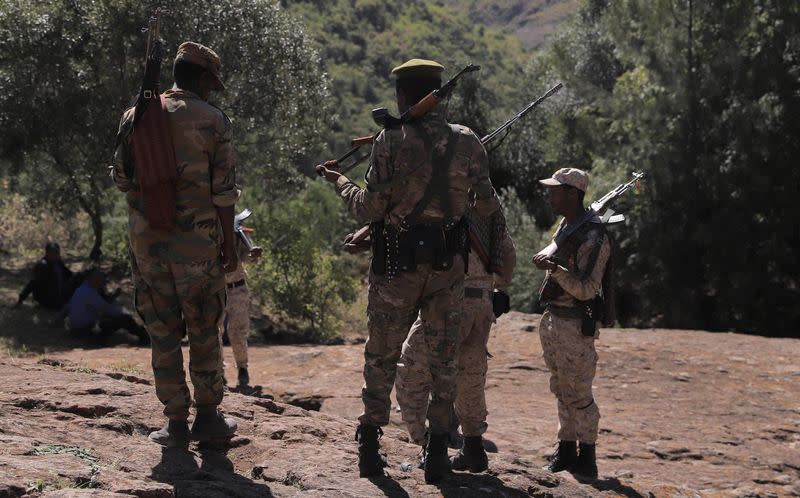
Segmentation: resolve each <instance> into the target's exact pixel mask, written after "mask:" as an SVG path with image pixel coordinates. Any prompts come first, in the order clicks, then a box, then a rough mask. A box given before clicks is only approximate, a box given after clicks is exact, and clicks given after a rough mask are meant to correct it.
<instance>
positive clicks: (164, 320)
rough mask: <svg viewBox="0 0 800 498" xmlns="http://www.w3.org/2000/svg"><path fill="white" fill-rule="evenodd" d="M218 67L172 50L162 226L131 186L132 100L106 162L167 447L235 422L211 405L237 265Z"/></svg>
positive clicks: (136, 171)
mask: <svg viewBox="0 0 800 498" xmlns="http://www.w3.org/2000/svg"><path fill="white" fill-rule="evenodd" d="M219 69H220V61H219V57H218V56H217V54H216V53H214V52H213V51H212V50H211V49H209V48H208V47H205V46H203V45H200V44H198V43H193V42H185V43H183V44H182V45H181V46H180V47H179V48H178V52H177V55H176V57H175V64H174V76H175V86H174V87H173V88H172V89H170V90H167V91H166V92H164V93H163V94H162V105H163V109H165V110H166V112H168V116H169V129H168V133H170V135H171V140H172V144H173V147H174V159H175V164H176V167H177V168H176V169H177V171H176V172H175V175H174V178H175V181H174V194H173V195H174V208H175V213H176V215H175V219H174V220H173V221H172V227H171V228H153V227H152V226H151V220H152V218H148V211H147V208H146V205H145V204H146V203H145V196H144V195H143V193H142V188H141V184H140V179H141V177H142V176H141V175H142V174H143V172H142V171H140V170H144V169H146V168H147V167H148V164H144V163H141V162H139V160H138V159H137V157H135V154H134V149H135V147H134V145H135V144H134V141H135V138H134V137H133V135H135V133H136V131H135V129H134V131H133V133H132V132H131V130H132V129H133V125H132V123H133V117H134V108H131V109H128V110H127V111H126V112H125V114H124V115H123V117H122V121H121V123H120V128H119V139H118V147H117V150H116V153H115V164H114V165H113V166H112V176H113V178H114V182H115V183H116V185H117V187H118V188H119V189H120V190H121V191H123V192H125V193H126V195H127V200H128V212H129V222H128V233H129V238H130V253H131V266H132V268H133V280H134V285H135V292H136V294H135V303H136V309H137V311H138V313H139V315H140V316H141V318H142V320H143V322H144V325H145V327H146V329H147V332H148V333H149V335H150V337H151V340H152V365H153V374H154V379H155V387H156V395H157V396H158V399H159V400H160V401H161V402H162V403H163V404H164V415H165V416H166V417H167V419H168V422H167V424H166V425H165V426H164V428H162V429H161V430H159V431H155V432H153V433H151V434H150V439H151V440H152V441H154V442H156V443H159V444H162V445H166V446H185V445H187V444H188V442H189V440H190V439H194V440H197V441H207V440H213V439H218V438H226V437H230V436H231V435H233V433H234V432H235V430H236V423H235V422H234V421H233V420H232V419H229V418H226V417H224V416H223V415H222V413H220V412H219V410H218V409H217V407H218V406H219V404H220V403H221V402H222V397H223V372H222V361H221V348H220V339H219V327H220V326H221V322H222V317H223V312H224V310H225V300H226V295H225V276H224V272H226V271H232V270H233V269H234V268H236V266H237V257H236V253H235V251H234V239H233V212H234V204H235V203H236V200H237V199H238V197H239V189H238V188H237V186H236V169H235V158H234V149H233V143H232V141H231V122H230V120H228V118H227V117H226V116H225V114H224V113H223V112H222V111H220V110H219V109H217V108H216V107H214V106H212V105H210V104H209V103H208V98H209V95H210V93H211V91H213V90H222V89H224V85H223V84H222V81H221V80H220V78H219ZM147 112H150V111H147ZM170 173H171V172H170ZM168 207H173V206H168ZM184 324H185V325H184ZM184 330H185V331H186V333H187V335H188V338H189V356H190V361H189V367H190V374H191V379H192V384H193V385H194V402H195V404H196V406H197V415H196V417H195V419H194V423H193V425H192V429H191V431H189V427H188V423H187V419H188V417H189V408H190V406H191V404H192V397H191V395H190V393H189V388H188V386H187V385H186V375H185V373H184V369H183V355H182V353H181V338H182V336H183V334H184Z"/></svg>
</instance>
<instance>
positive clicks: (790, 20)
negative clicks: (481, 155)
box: [532, 0, 800, 335]
mask: <svg viewBox="0 0 800 498" xmlns="http://www.w3.org/2000/svg"><path fill="white" fill-rule="evenodd" d="M532 68H533V69H534V70H536V71H537V72H538V73H539V74H545V75H546V74H554V75H557V76H558V77H560V78H562V79H563V80H564V82H565V84H566V85H567V87H568V88H569V91H568V92H567V99H566V102H565V104H566V105H565V106H564V107H563V108H561V109H559V111H558V113H556V114H555V115H553V116H551V117H550V118H549V119H548V123H547V125H546V126H547V132H546V134H547V135H548V136H554V137H558V140H553V141H551V140H548V141H546V142H545V143H544V144H543V150H542V152H543V155H544V157H545V158H558V162H559V165H563V166H573V165H575V166H581V165H582V166H585V167H591V168H592V169H593V178H594V180H593V181H594V183H595V187H594V189H595V190H594V191H595V192H600V188H599V187H600V186H608V185H609V184H610V183H612V182H616V181H619V180H621V178H622V177H623V176H625V175H626V174H627V173H628V172H630V171H633V170H644V171H645V172H646V173H647V174H648V180H647V182H646V190H645V195H643V196H642V197H640V198H636V199H634V198H632V197H629V198H627V199H626V200H624V201H623V203H622V207H623V208H625V209H623V210H626V211H628V212H629V222H630V224H629V225H628V226H626V227H624V228H623V229H622V230H620V231H619V233H618V234H617V237H618V243H619V244H618V245H619V254H618V258H619V261H618V265H617V267H618V268H620V269H621V270H620V271H621V278H620V279H619V280H620V282H622V283H623V288H622V292H621V295H620V300H621V304H622V307H623V309H621V310H620V312H621V315H620V318H621V320H622V321H623V323H627V324H658V325H661V326H670V327H693V328H706V329H712V330H718V329H722V330H725V329H732V328H735V329H738V330H744V331H752V332H759V333H765V334H771V335H783V334H797V330H798V328H800V311H798V309H797V306H796V304H797V302H798V300H800V299H799V298H800V282H798V275H799V274H800V271H798V270H800V268H798V261H800V235H799V234H798V231H797V230H798V229H797V227H798V226H800V216H798V214H799V213H800V211H799V210H798V207H797V206H796V203H795V197H796V194H797V186H798V185H800V172H798V169H797V167H796V160H795V159H794V158H796V157H797V155H798V153H799V152H800V150H798V148H800V143H799V142H798V141H797V140H796V137H797V136H798V133H800V99H798V95H800V78H798V76H800V4H798V3H796V2H780V1H773V0H758V1H745V0H737V1H722V0H717V1H710V2H696V1H692V0H657V1H644V0H617V1H604V0H585V1H583V2H582V4H581V7H580V10H579V12H578V14H577V15H576V16H575V18H574V20H573V21H572V23H571V25H570V26H569V27H568V29H566V30H564V31H563V32H562V33H561V34H560V35H559V36H558V37H557V39H556V40H555V42H554V43H553V45H552V46H551V47H550V48H549V49H548V50H547V52H546V53H545V54H543V56H542V57H539V58H538V59H537V60H536V61H534V63H533V65H532ZM598 183H599V184H600V185H597V184H598ZM589 197H592V195H590V196H589Z"/></svg>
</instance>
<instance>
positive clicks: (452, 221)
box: [317, 59, 498, 483]
mask: <svg viewBox="0 0 800 498" xmlns="http://www.w3.org/2000/svg"><path fill="white" fill-rule="evenodd" d="M443 69H444V67H443V66H442V65H441V64H438V63H436V62H433V61H428V60H421V59H413V60H410V61H408V62H406V63H405V64H403V65H401V66H398V67H396V68H394V69H393V70H392V74H394V75H395V76H396V77H397V80H396V82H395V87H396V96H397V106H398V109H399V110H400V112H401V113H402V112H404V111H406V110H407V109H409V108H410V107H411V106H413V105H414V104H416V103H417V102H419V101H420V100H421V99H422V98H423V97H425V96H426V95H428V94H429V93H430V92H431V91H433V90H435V89H437V88H439V87H440V86H441V74H442V70H443ZM317 171H318V172H320V174H323V175H324V176H325V179H326V180H328V181H329V182H332V183H335V184H336V189H337V191H338V192H339V195H340V196H341V197H342V199H343V200H344V202H345V203H346V204H347V207H348V209H349V211H350V212H351V213H352V214H353V215H354V216H356V217H358V218H361V219H365V220H368V221H370V222H372V230H371V236H370V237H371V240H372V244H373V245H372V248H373V259H372V266H371V270H370V275H369V297H368V299H369V304H368V306H367V316H368V329H369V337H368V339H367V343H366V345H365V347H364V387H363V388H362V400H363V402H364V413H363V414H362V415H361V417H359V422H360V425H359V428H358V431H357V433H356V438H357V439H358V441H359V448H358V452H359V459H358V466H359V472H360V475H361V477H369V476H374V475H379V474H382V473H383V467H384V466H385V465H386V461H385V459H384V458H383V457H382V455H381V454H380V453H379V448H380V445H379V443H378V437H379V435H380V434H382V431H381V429H380V427H381V426H384V425H386V424H388V423H389V411H390V409H391V402H390V399H389V395H390V393H391V391H392V386H393V385H394V380H395V373H396V371H397V360H398V359H399V357H400V350H401V347H402V344H403V341H404V340H405V338H406V336H407V335H408V331H409V329H410V328H411V325H412V323H413V322H414V320H415V319H416V318H417V315H418V314H419V316H420V320H421V323H422V327H423V328H424V329H425V340H426V341H427V345H428V350H429V351H430V357H429V358H428V365H429V369H430V375H431V378H432V386H431V391H432V399H431V402H430V404H429V405H428V412H427V416H428V424H429V435H428V440H427V455H428V457H427V458H426V460H425V481H426V482H429V483H431V482H436V481H438V480H439V479H441V478H442V477H443V475H444V474H445V473H446V472H447V471H448V470H449V468H450V462H449V460H448V457H447V432H448V425H449V420H450V405H451V404H452V402H453V400H454V398H455V376H456V363H455V352H456V347H457V341H458V332H459V329H460V327H461V313H462V311H461V307H462V301H463V299H464V265H465V250H466V237H467V231H466V224H465V222H464V220H462V217H463V215H464V212H465V211H466V209H467V204H468V199H469V192H470V190H472V191H473V192H474V194H475V195H476V198H477V199H476V203H475V206H476V209H477V210H478V211H479V212H480V213H481V214H482V215H485V216H488V215H489V214H491V213H493V212H494V211H495V210H496V209H497V208H498V202H497V198H496V196H495V195H494V189H493V188H492V184H491V181H490V180H489V167H488V162H487V158H486V150H485V149H484V148H483V145H481V142H480V139H479V138H478V137H477V136H475V134H474V133H473V132H472V131H471V130H470V129H468V128H466V127H464V126H460V125H451V124H448V123H447V121H446V120H445V116H444V108H443V107H441V106H440V107H436V108H434V109H433V110H432V111H430V112H429V113H428V114H426V115H425V116H424V117H422V118H420V119H418V120H415V121H414V122H411V123H408V124H405V125H402V126H400V127H397V128H389V129H385V130H383V131H381V132H380V134H379V135H378V136H377V138H376V139H375V143H374V145H373V148H372V156H371V158H370V168H369V172H368V173H367V187H366V188H360V187H358V186H357V185H356V184H354V183H353V182H351V181H350V180H349V179H347V178H346V177H344V176H343V175H341V174H339V173H337V172H336V171H334V170H332V169H328V168H326V167H325V166H322V165H320V166H318V167H317Z"/></svg>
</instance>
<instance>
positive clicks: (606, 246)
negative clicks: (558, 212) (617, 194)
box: [547, 219, 611, 307]
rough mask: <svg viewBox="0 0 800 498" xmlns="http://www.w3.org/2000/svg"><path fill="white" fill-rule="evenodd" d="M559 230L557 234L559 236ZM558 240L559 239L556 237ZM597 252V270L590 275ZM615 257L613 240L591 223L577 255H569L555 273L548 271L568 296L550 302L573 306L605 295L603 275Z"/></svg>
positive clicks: (561, 226)
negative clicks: (612, 254)
mask: <svg viewBox="0 0 800 498" xmlns="http://www.w3.org/2000/svg"><path fill="white" fill-rule="evenodd" d="M564 226H565V223H564V220H563V219H562V220H561V224H560V225H559V228H558V231H560V230H563V229H564ZM558 231H556V235H557V234H558ZM553 238H555V236H554V237H553ZM595 249H596V250H597V252H596V256H595V257H596V259H595V264H594V267H593V268H592V270H591V272H589V273H588V274H587V272H586V270H587V269H588V268H587V267H588V265H589V263H590V261H589V260H590V258H591V257H592V252H593V251H594V250H595ZM610 255H611V241H610V240H609V238H608V234H606V233H605V230H604V229H603V226H602V225H601V224H600V223H599V220H598V223H590V226H589V227H588V229H587V230H586V240H585V241H583V242H582V243H581V244H580V245H579V246H578V248H577V251H576V252H575V254H574V255H568V256H567V261H566V265H565V266H558V267H557V268H556V269H555V270H554V271H549V270H548V272H547V276H548V277H549V278H552V279H553V281H554V282H555V283H557V284H558V285H559V286H560V287H561V288H562V289H564V294H562V295H561V296H560V297H558V298H556V299H553V300H551V301H550V304H553V305H556V306H565V307H572V306H575V305H576V302H575V301H576V300H578V301H588V300H590V299H594V298H595V297H597V296H601V295H602V294H603V274H604V273H605V269H606V264H607V263H608V258H609V256H610Z"/></svg>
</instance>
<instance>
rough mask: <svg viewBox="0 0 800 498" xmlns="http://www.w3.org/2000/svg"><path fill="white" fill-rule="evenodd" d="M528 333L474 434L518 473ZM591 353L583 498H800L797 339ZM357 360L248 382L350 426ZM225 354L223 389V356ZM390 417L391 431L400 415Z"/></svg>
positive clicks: (620, 338) (336, 355) (528, 328)
mask: <svg viewBox="0 0 800 498" xmlns="http://www.w3.org/2000/svg"><path fill="white" fill-rule="evenodd" d="M537 325H538V316H536V315H525V314H521V313H512V314H510V315H508V316H506V317H504V318H503V319H502V320H501V321H500V323H498V325H497V326H496V327H495V329H494V331H493V336H492V339H491V341H490V352H491V353H492V355H493V358H492V359H491V360H490V367H489V368H490V369H489V379H488V387H487V396H488V404H489V410H490V415H489V425H490V428H489V431H488V432H487V434H486V437H487V438H488V439H489V440H491V441H492V442H494V443H495V444H496V445H497V446H498V449H499V454H498V456H497V457H494V458H499V456H509V455H513V458H514V459H516V460H518V461H520V462H523V463H525V464H526V465H529V466H530V467H538V466H539V465H541V464H543V463H544V460H545V457H546V455H548V454H549V453H550V452H551V451H552V449H553V445H554V442H555V441H554V439H555V434H556V417H555V401H554V400H553V398H552V395H551V394H550V393H549V391H548V375H547V373H546V371H545V368H544V364H543V361H542V359H541V347H540V345H539V338H538V334H537V331H536V328H537ZM598 351H599V355H600V363H599V366H598V377H597V380H596V383H595V390H596V392H595V397H596V399H597V402H598V404H599V406H600V410H601V413H602V417H603V418H602V420H601V424H600V427H601V436H600V437H601V438H600V442H599V446H598V457H599V467H600V473H601V480H600V481H598V482H596V483H594V484H593V488H594V489H595V491H602V490H614V491H615V493H619V494H627V495H629V496H637V495H639V494H641V495H644V496H646V495H647V493H648V492H653V493H656V494H661V495H663V496H671V495H673V494H672V493H678V491H677V490H676V488H682V487H685V488H690V489H692V490H696V491H701V492H705V493H708V494H709V495H710V496H716V495H717V493H721V494H722V495H726V496H748V495H758V496H790V495H792V494H795V495H797V494H800V364H798V361H797V360H798V358H800V341H798V340H794V339H769V338H763V337H755V336H747V335H739V334H730V333H721V334H717V333H709V332H700V331H676V330H633V329H613V330H603V331H602V332H601V337H600V342H599V343H598ZM361 354H362V346H360V345H343V346H263V345H262V346H255V347H253V348H251V353H250V358H251V360H250V362H251V366H250V372H251V378H252V383H253V384H254V385H260V386H262V388H263V391H264V392H269V393H273V394H275V395H276V397H277V399H279V400H284V401H290V402H293V403H297V404H300V405H302V406H306V407H309V408H315V407H317V406H319V408H320V411H321V412H322V413H328V414H331V415H338V416H342V417H344V418H346V419H348V420H355V418H356V417H357V415H358V413H359V411H360V408H361V405H360V400H359V389H360V385H361V368H362V356H361ZM51 356H52V355H51ZM54 356H57V357H59V358H64V359H68V360H71V361H73V362H76V363H77V364H79V365H84V366H87V367H90V368H111V369H117V370H125V371H131V372H137V374H140V375H143V376H145V377H148V376H149V372H148V370H149V368H148V361H149V352H148V350H146V349H141V348H133V347H126V346H120V347H116V348H105V349H92V350H80V349H75V350H71V351H64V352H58V353H56V354H55V355H54ZM225 356H226V361H227V362H228V365H229V367H231V368H228V372H227V373H228V378H229V381H231V382H235V377H234V370H233V368H232V362H233V359H232V356H231V353H230V350H229V348H226V351H225ZM392 420H393V424H395V425H396V426H397V427H398V428H399V429H402V425H401V424H400V417H399V413H397V412H395V413H393V415H392ZM562 474H563V473H562ZM563 479H565V480H571V479H572V478H571V476H568V475H564V476H563ZM670 489H672V490H673V491H670Z"/></svg>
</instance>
